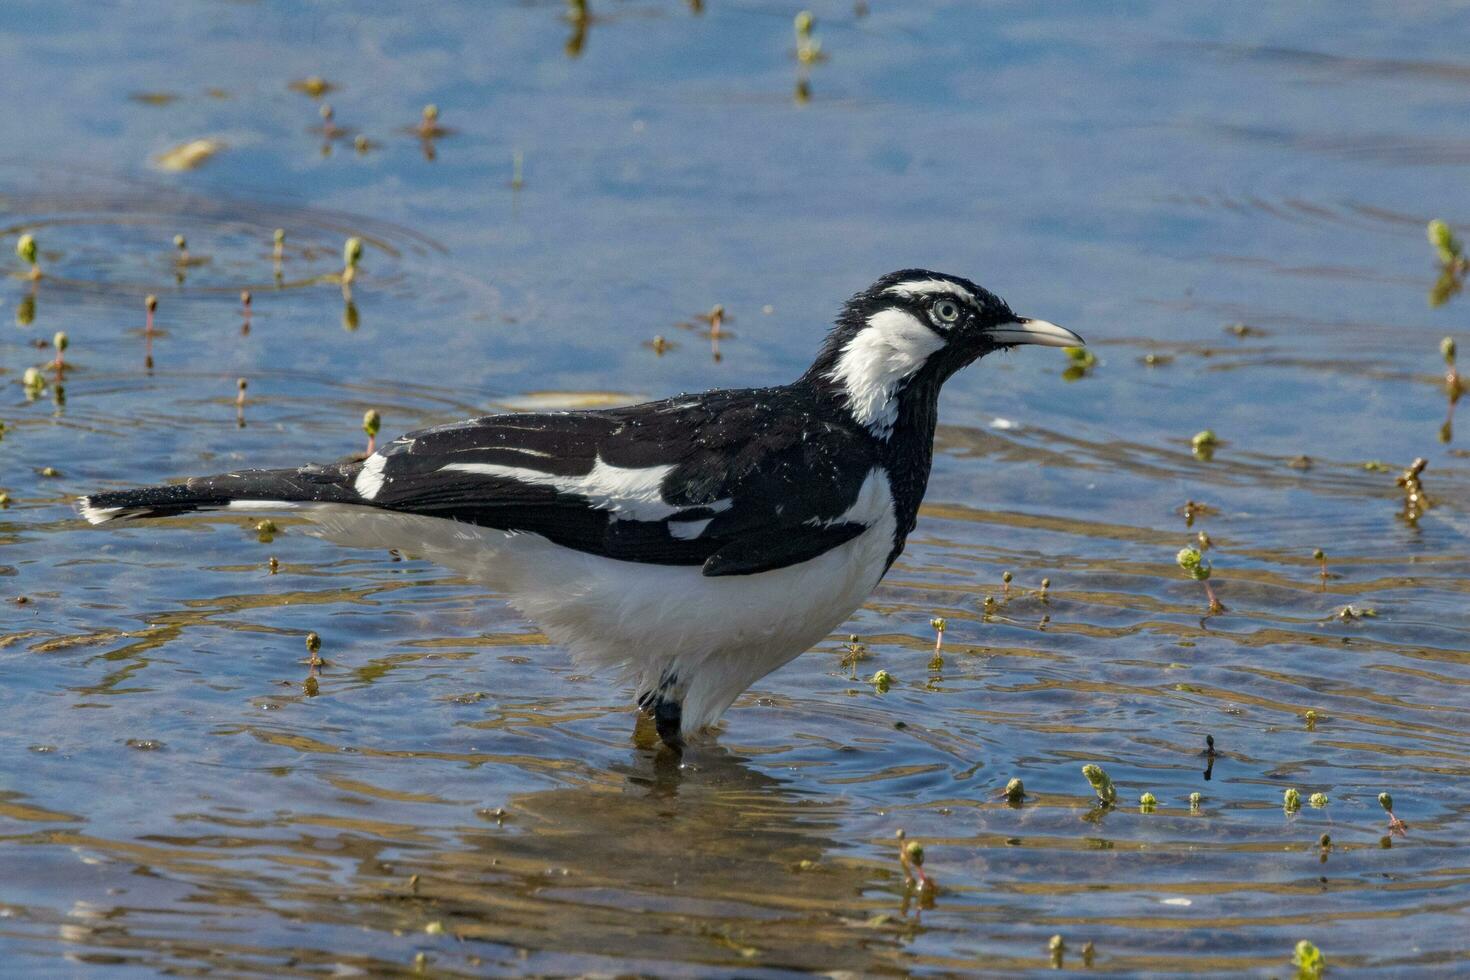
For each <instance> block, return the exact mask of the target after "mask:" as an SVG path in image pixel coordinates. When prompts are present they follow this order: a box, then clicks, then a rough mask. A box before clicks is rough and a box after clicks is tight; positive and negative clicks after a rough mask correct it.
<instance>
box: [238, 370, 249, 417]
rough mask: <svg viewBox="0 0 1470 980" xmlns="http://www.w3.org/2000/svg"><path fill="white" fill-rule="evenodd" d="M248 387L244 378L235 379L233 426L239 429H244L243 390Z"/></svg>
mask: <svg viewBox="0 0 1470 980" xmlns="http://www.w3.org/2000/svg"><path fill="white" fill-rule="evenodd" d="M249 387H250V382H249V381H246V380H245V379H244V378H236V379H235V425H236V426H237V427H239V428H241V429H243V428H245V389H246V388H249Z"/></svg>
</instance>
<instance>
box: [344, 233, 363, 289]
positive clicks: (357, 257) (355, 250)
mask: <svg viewBox="0 0 1470 980" xmlns="http://www.w3.org/2000/svg"><path fill="white" fill-rule="evenodd" d="M361 261H362V239H361V238H358V237H357V236H356V235H354V236H353V237H351V238H349V239H347V241H345V242H343V243H342V288H343V289H344V291H345V290H346V289H347V287H349V286H351V285H352V281H353V280H354V279H356V278H357V264H358V263H359V262H361Z"/></svg>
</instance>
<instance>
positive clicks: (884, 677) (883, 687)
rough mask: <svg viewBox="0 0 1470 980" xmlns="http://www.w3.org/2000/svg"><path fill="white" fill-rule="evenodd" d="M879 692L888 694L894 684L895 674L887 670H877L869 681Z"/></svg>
mask: <svg viewBox="0 0 1470 980" xmlns="http://www.w3.org/2000/svg"><path fill="white" fill-rule="evenodd" d="M868 683H869V684H872V685H873V688H874V689H875V690H876V691H877V692H878V693H879V694H887V693H888V689H889V688H890V687H892V686H893V675H892V674H890V673H888V671H886V670H879V671H876V672H875V673H874V674H873V676H872V678H870V679H869V681H868Z"/></svg>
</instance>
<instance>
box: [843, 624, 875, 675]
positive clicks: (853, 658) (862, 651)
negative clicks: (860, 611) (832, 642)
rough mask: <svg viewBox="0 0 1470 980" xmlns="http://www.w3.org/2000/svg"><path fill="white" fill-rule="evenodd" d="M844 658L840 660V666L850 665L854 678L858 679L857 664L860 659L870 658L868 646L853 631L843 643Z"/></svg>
mask: <svg viewBox="0 0 1470 980" xmlns="http://www.w3.org/2000/svg"><path fill="white" fill-rule="evenodd" d="M842 650H843V654H842V659H841V660H839V661H838V666H840V667H850V668H851V669H852V676H853V679H854V680H856V679H857V665H858V661H859V660H867V659H868V648H867V647H866V646H865V645H864V644H863V643H862V642H861V641H860V639H859V637H858V635H857V634H856V633H853V634H851V635H849V636H848V638H847V642H846V643H844V644H843V645H842Z"/></svg>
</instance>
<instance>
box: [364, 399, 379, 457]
mask: <svg viewBox="0 0 1470 980" xmlns="http://www.w3.org/2000/svg"><path fill="white" fill-rule="evenodd" d="M382 428H383V417H382V416H381V415H379V414H378V410H377V409H376V408H370V409H368V410H367V411H366V412H364V413H363V416H362V431H364V432H366V433H367V437H368V444H367V454H368V455H369V456H371V455H372V454H373V452H374V451H375V450H376V449H377V448H378V432H379V431H380V430H381V429H382Z"/></svg>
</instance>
